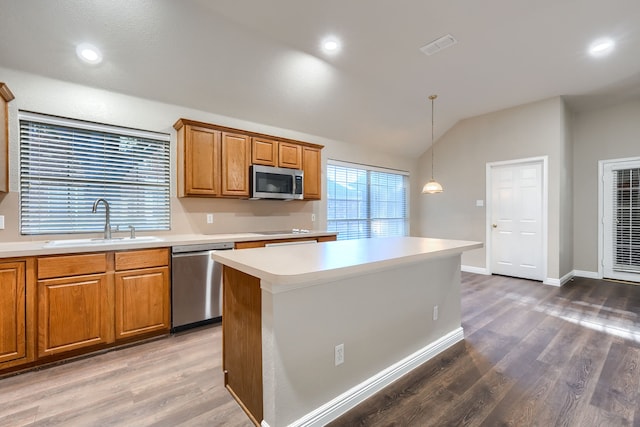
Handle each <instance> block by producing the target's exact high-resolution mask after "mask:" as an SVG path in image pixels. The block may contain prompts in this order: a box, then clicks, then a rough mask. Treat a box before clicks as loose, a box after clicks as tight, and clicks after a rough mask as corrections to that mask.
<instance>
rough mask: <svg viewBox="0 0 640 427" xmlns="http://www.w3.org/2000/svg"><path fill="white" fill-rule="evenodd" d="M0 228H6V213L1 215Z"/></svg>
mask: <svg viewBox="0 0 640 427" xmlns="http://www.w3.org/2000/svg"><path fill="white" fill-rule="evenodd" d="M0 230H4V215H0Z"/></svg>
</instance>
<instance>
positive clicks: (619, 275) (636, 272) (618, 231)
mask: <svg viewBox="0 0 640 427" xmlns="http://www.w3.org/2000/svg"><path fill="white" fill-rule="evenodd" d="M602 173H603V176H602V178H603V179H602V184H603V187H602V190H603V202H604V204H603V207H602V224H603V226H604V255H603V260H602V267H603V276H604V277H606V278H610V279H619V280H630V281H634V282H639V281H640V160H635V161H634V160H628V161H611V162H605V163H604V165H603V169H602Z"/></svg>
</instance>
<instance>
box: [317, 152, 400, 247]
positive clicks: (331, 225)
mask: <svg viewBox="0 0 640 427" xmlns="http://www.w3.org/2000/svg"><path fill="white" fill-rule="evenodd" d="M332 166H334V167H338V168H346V169H347V170H351V171H360V172H364V173H365V174H366V187H365V188H366V196H365V197H364V198H363V199H362V202H364V203H365V204H366V206H365V207H364V210H363V212H365V213H366V218H361V217H356V218H349V217H348V216H347V217H345V218H340V219H337V218H333V216H334V213H332V212H331V209H332V202H334V203H335V202H336V201H343V202H345V206H346V202H347V201H348V199H347V198H345V199H338V198H332V197H331V189H330V186H331V181H330V178H329V177H330V176H331V173H330V170H329V168H330V167H332ZM326 172H327V173H326V176H327V185H326V188H327V193H326V194H327V230H328V231H337V232H338V239H339V240H349V239H357V238H372V237H386V236H408V235H409V231H410V230H409V227H410V216H409V197H410V174H409V172H407V171H402V170H397V169H390V168H384V167H380V166H372V165H366V164H361V163H354V162H345V161H341V160H335V159H328V160H327V171H326ZM354 173H355V172H354ZM376 173H379V174H390V175H393V176H395V177H402V189H403V195H402V199H403V202H404V203H403V206H402V208H401V209H400V210H401V213H402V215H401V216H399V217H395V218H385V217H381V216H377V217H373V212H374V210H375V209H374V204H375V202H376V201H375V200H374V198H373V197H372V176H373V174H376ZM351 200H353V199H351ZM357 200H361V199H359V198H358V199H357ZM387 202H388V200H387ZM333 208H334V210H335V206H333ZM345 210H348V209H347V208H346V207H345ZM339 222H343V223H345V222H347V223H348V222H351V223H356V224H357V227H358V229H359V230H358V231H353V230H351V229H350V228H351V227H350V226H348V227H347V230H346V231H345V230H344V229H341V227H339V226H338V223H339ZM393 222H395V223H396V224H398V222H401V226H400V227H398V226H397V225H394V224H393ZM363 223H364V224H365V225H364V229H363V230H360V229H361V228H363V227H362V224H363ZM376 223H377V224H376ZM375 225H377V226H378V227H376V226H375ZM342 228H344V227H342ZM376 228H378V230H377V231H376ZM384 228H386V229H387V231H386V232H385V231H381V230H382V229H384ZM398 228H399V229H401V232H402V233H394V232H393V229H398Z"/></svg>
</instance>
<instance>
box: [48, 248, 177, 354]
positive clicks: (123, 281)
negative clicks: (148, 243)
mask: <svg viewBox="0 0 640 427" xmlns="http://www.w3.org/2000/svg"><path fill="white" fill-rule="evenodd" d="M37 265H38V273H37V276H38V282H37V299H38V313H37V320H38V321H37V330H38V340H37V343H38V345H37V356H38V357H39V358H48V357H49V356H55V355H61V354H62V355H64V354H65V353H70V354H80V353H83V352H88V351H93V350H96V349H100V348H104V347H108V346H111V345H115V344H117V343H118V342H119V341H133V340H135V339H139V338H144V337H148V336H152V335H159V334H162V333H168V332H169V329H170V327H171V311H170V279H169V249H168V248H160V249H144V250H131V251H121V252H101V253H90V254H77V255H58V256H46V257H39V258H38V259H37ZM63 357H64V356H63Z"/></svg>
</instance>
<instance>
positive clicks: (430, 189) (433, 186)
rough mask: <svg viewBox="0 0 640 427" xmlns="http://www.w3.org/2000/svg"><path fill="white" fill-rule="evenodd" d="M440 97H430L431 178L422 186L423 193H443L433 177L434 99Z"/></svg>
mask: <svg viewBox="0 0 640 427" xmlns="http://www.w3.org/2000/svg"><path fill="white" fill-rule="evenodd" d="M437 97H438V95H431V96H429V99H430V100H431V179H430V180H429V182H427V183H426V184H425V185H424V187H422V194H436V193H442V185H440V183H439V182H438V181H436V180H435V179H433V149H434V148H435V147H434V144H433V101H435V99H436V98H437Z"/></svg>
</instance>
